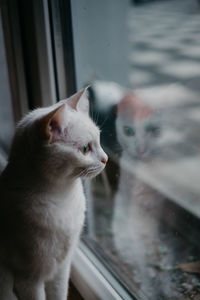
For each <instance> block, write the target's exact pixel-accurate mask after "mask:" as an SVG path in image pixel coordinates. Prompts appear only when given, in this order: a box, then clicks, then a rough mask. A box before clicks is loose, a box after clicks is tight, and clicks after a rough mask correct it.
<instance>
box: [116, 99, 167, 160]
mask: <svg viewBox="0 0 200 300" xmlns="http://www.w3.org/2000/svg"><path fill="white" fill-rule="evenodd" d="M116 133H117V139H118V142H119V143H120V145H121V147H122V150H123V152H124V153H126V154H127V155H128V156H129V157H131V158H132V159H135V160H148V159H149V158H151V157H152V155H153V153H154V152H155V150H156V149H157V147H159V139H160V135H161V126H160V118H159V115H158V114H157V113H156V111H154V110H153V109H152V108H151V107H150V106H149V105H147V104H146V103H144V102H143V101H142V100H141V99H139V98H138V97H137V96H136V95H134V94H133V93H130V94H126V95H125V96H124V97H123V98H122V100H121V101H120V103H119V104H118V106H117V119H116Z"/></svg>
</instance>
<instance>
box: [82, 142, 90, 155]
mask: <svg viewBox="0 0 200 300" xmlns="http://www.w3.org/2000/svg"><path fill="white" fill-rule="evenodd" d="M80 150H81V152H82V153H83V154H84V155H86V154H88V153H89V152H90V151H91V145H90V143H88V144H87V145H84V146H83V147H81V148H80Z"/></svg>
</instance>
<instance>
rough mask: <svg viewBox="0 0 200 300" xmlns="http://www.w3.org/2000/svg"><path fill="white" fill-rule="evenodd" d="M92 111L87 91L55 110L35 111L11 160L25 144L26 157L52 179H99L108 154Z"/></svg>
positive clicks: (19, 135) (16, 141) (16, 142)
mask: <svg viewBox="0 0 200 300" xmlns="http://www.w3.org/2000/svg"><path fill="white" fill-rule="evenodd" d="M88 111H89V103H88V99H87V96H86V90H85V89H84V90H82V91H80V92H78V93H76V94H74V95H73V96H71V97H70V98H68V99H66V100H62V101H60V102H59V103H57V104H55V105H53V106H51V107H48V108H39V109H36V110H34V111H32V112H31V113H29V114H28V115H27V116H25V118H24V119H22V121H21V122H20V123H19V125H18V128H17V132H16V135H15V139H14V143H13V147H12V151H11V159H12V153H13V154H14V152H19V151H20V146H19V145H20V144H21V148H22V147H25V149H26V150H24V149H23V150H22V153H23V155H24V156H27V157H28V158H29V159H31V160H32V161H33V162H34V163H35V164H38V163H40V164H41V169H42V168H43V169H45V168H46V172H47V173H49V176H51V175H52V174H54V175H57V176H59V175H65V176H66V175H67V176H71V177H73V176H74V177H76V176H77V177H79V176H90V177H93V176H96V175H97V174H98V173H100V172H101V171H102V170H103V168H104V167H105V164H106V162H107V155H106V154H105V152H104V151H103V149H102V148H101V146H100V131H99V129H98V128H97V127H96V125H95V124H94V123H93V122H92V120H91V119H90V117H89V114H88ZM18 154H19V153H18ZM18 157H20V154H19V155H18ZM37 160H39V162H38V161H37Z"/></svg>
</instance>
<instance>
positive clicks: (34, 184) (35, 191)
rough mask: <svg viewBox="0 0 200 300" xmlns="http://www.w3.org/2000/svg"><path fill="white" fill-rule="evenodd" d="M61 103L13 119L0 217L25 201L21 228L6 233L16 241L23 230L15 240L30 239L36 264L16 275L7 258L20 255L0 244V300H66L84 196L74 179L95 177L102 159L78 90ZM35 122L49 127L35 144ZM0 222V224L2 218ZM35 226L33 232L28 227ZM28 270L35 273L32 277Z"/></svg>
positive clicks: (96, 133) (0, 183) (37, 133)
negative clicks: (88, 147)
mask: <svg viewBox="0 0 200 300" xmlns="http://www.w3.org/2000/svg"><path fill="white" fill-rule="evenodd" d="M69 100H70V101H68V100H64V101H62V102H61V103H58V104H56V105H54V106H52V107H49V108H39V109H36V110H35V111H33V112H31V113H29V114H28V115H27V116H25V118H24V119H23V120H22V121H21V122H20V123H19V124H18V128H17V131H16V135H15V138H14V142H13V146H12V149H11V155H10V157H9V162H8V165H7V167H6V169H5V171H4V172H3V173H2V175H1V177H0V179H1V181H0V193H1V194H2V195H3V196H2V198H1V200H0V205H2V207H3V208H4V210H5V211H4V212H3V214H4V215H8V216H9V210H10V209H9V207H10V208H11V206H12V205H14V207H12V209H13V210H14V211H15V210H16V211H17V209H18V205H17V203H19V204H20V203H25V206H23V205H24V204H23V205H22V207H21V210H22V212H23V214H22V217H24V218H25V219H24V220H25V221H24V222H25V223H27V227H26V231H23V232H22V233H20V231H19V230H20V229H16V230H18V231H19V232H18V231H15V228H13V233H12V232H11V235H12V234H13V238H14V239H15V238H16V242H17V243H19V241H18V239H17V237H18V234H19V236H20V234H23V235H24V236H23V240H22V244H23V243H25V245H26V241H27V242H29V240H30V242H32V241H34V243H33V251H32V252H31V255H32V256H33V259H35V258H36V260H34V261H35V262H36V264H35V265H34V264H33V266H31V269H30V270H31V271H30V274H28V277H27V278H25V277H24V276H22V275H20V276H18V275H16V274H18V273H17V272H18V271H17V272H16V271H15V273H13V270H14V265H15V263H14V265H12V261H15V260H16V259H19V257H21V256H19V255H20V252H19V250H17V251H16V249H15V248H13V253H11V257H10V259H9V257H7V256H6V253H8V252H9V251H11V249H10V248H6V247H10V246H9V243H8V244H5V245H4V244H1V245H0V254H1V252H2V253H4V254H3V255H2V259H3V260H2V261H4V260H5V257H6V258H7V259H8V260H10V262H11V265H10V266H9V267H8V266H7V265H6V266H7V267H6V268H4V269H3V267H2V268H1V270H0V299H1V300H13V299H16V296H15V295H14V293H15V294H16V295H17V297H18V299H19V300H45V299H46V300H66V298H67V291H68V280H69V274H70V266H71V261H72V257H73V253H74V250H75V248H76V246H77V243H78V240H79V236H80V233H81V229H82V226H83V223H84V213H85V196H84V193H83V187H82V182H81V179H80V177H81V176H89V177H90V176H92V177H93V176H96V175H97V174H98V173H99V172H101V171H102V170H103V168H104V166H105V161H106V160H107V156H106V154H105V153H104V151H103V150H102V148H101V146H100V143H99V130H98V128H97V127H96V126H95V125H94V123H93V122H92V121H91V120H90V118H89V116H88V111H86V108H87V109H88V103H86V101H88V100H87V99H86V97H85V93H84V92H83V91H81V92H79V93H77V94H75V95H74V96H72V97H71V98H70V99H69ZM51 112H53V114H51ZM49 114H50V117H49ZM48 118H49V119H48ZM46 119H48V120H47V121H46ZM43 120H45V122H46V123H45V122H43ZM52 120H53V121H54V123H52ZM40 122H41V123H40ZM55 122H56V125H55ZM36 124H37V126H36ZM38 124H39V125H38ZM40 124H43V125H41V126H43V127H41V128H43V129H44V128H45V130H44V133H46V130H47V131H48V130H49V140H48V141H47V140H42V141H40V134H41V133H40V131H38V128H40ZM51 124H52V125H51ZM42 136H43V135H42ZM88 143H90V144H91V149H92V150H91V151H89V152H88V153H87V154H83V152H82V150H81V149H82V147H84V145H87V144H88ZM15 187H17V189H16V188H15ZM6 201H7V202H6ZM5 202H6V203H8V204H6V205H4V203H5ZM27 216H28V217H27ZM11 221H12V220H11ZM3 222H4V223H3V226H4V228H6V226H8V225H9V219H8V218H5V220H4V221H3ZM19 222H20V220H19ZM16 224H17V223H16ZM37 227H38V228H39V231H37V232H39V233H38V235H37V234H35V233H34V231H33V232H32V228H36V230H38V229H37ZM47 233H48V234H47ZM0 234H1V231H0ZM10 238H11V241H12V236H11V237H10ZM20 238H21V237H20ZM22 246H23V245H22ZM17 249H18V248H17ZM25 249H26V248H25ZM15 252H16V253H15ZM9 253H10V252H9ZM32 256H31V257H32ZM0 257H1V256H0ZM20 259H21V258H20ZM22 262H23V264H24V261H23V258H22ZM29 263H30V264H31V263H32V262H31V261H29ZM16 268H18V265H17V267H16V266H15V269H16ZM23 268H24V270H25V269H26V266H25V267H23ZM32 270H33V271H32ZM34 270H39V271H37V272H36V273H37V274H35V273H33V274H32V273H31V272H35V271H34ZM22 272H23V271H22ZM19 274H21V273H19ZM29 275H30V276H29ZM33 278H34V279H33ZM13 289H14V293H13V292H12V290H13Z"/></svg>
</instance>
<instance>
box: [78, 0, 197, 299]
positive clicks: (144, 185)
mask: <svg viewBox="0 0 200 300" xmlns="http://www.w3.org/2000/svg"><path fill="white" fill-rule="evenodd" d="M72 15H73V28H74V44H75V59H76V73H77V85H78V87H79V88H82V86H84V85H88V84H91V87H90V89H89V96H90V104H91V116H92V117H93V119H94V121H95V122H96V123H97V124H98V125H99V126H100V128H101V131H102V133H101V142H102V145H103V147H104V149H105V151H106V152H107V153H108V155H109V161H108V163H107V167H106V169H105V171H104V172H103V173H102V174H101V175H100V176H99V177H98V178H97V179H96V180H94V181H92V182H90V183H88V184H87V194H88V212H87V230H86V231H85V233H84V241H85V243H86V244H87V245H89V247H90V248H91V249H93V250H94V251H95V252H96V253H97V254H98V255H99V257H101V259H102V261H103V262H104V263H105V264H106V266H107V267H108V268H109V269H110V270H112V272H113V273H114V274H115V276H116V277H117V278H118V279H119V280H120V281H121V283H123V284H124V286H126V287H127V288H128V289H129V291H130V292H131V293H132V294H133V295H135V296H136V297H139V298H140V299H162V300H163V299H168V300H169V299H173V300H183V299H199V298H198V297H199V296H200V283H199V273H200V263H199V261H200V249H199V228H200V225H199V224H200V220H199V218H200V184H199V180H200V3H199V1H197V0H162V1H161V0H160V1H158V0H157V1H156V0H155V1H151V0H146V1H142V0H137V1H136V0H132V1H131V0H130V1H128V0H123V1H121V0H110V1H106V0H102V1H89V0H83V1H81V2H80V1H78V0H75V1H72Z"/></svg>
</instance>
